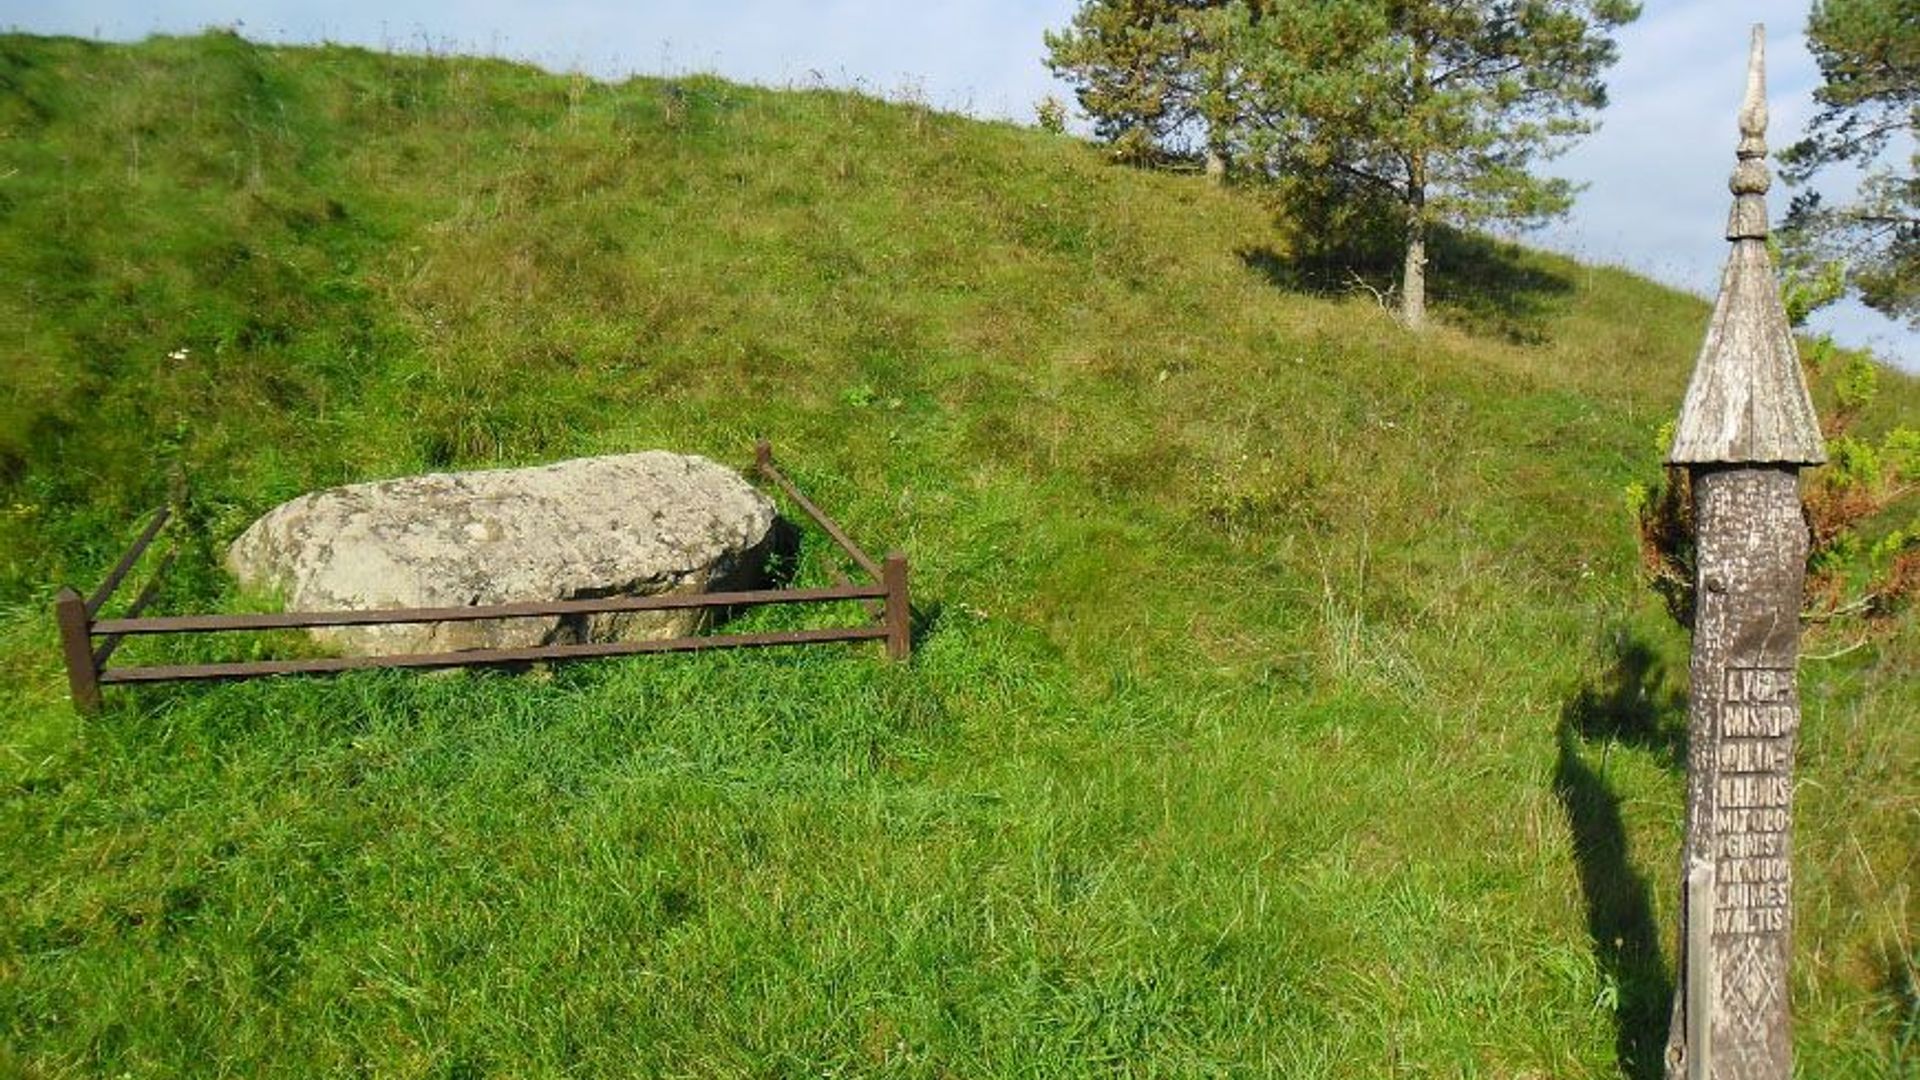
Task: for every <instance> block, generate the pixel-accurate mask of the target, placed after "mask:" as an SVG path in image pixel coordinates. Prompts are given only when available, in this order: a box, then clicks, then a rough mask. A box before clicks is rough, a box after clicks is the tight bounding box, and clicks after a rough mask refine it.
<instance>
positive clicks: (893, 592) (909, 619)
mask: <svg viewBox="0 0 1920 1080" xmlns="http://www.w3.org/2000/svg"><path fill="white" fill-rule="evenodd" d="M880 570H881V574H880V577H881V580H882V582H883V583H884V584H885V585H886V587H887V659H889V660H905V659H906V658H907V657H908V656H909V655H911V654H912V652H913V609H912V608H911V607H910V606H909V605H908V603H907V557H906V556H905V555H903V554H901V553H900V552H898V551H889V552H887V557H886V560H885V562H883V563H882V564H881V567H880Z"/></svg>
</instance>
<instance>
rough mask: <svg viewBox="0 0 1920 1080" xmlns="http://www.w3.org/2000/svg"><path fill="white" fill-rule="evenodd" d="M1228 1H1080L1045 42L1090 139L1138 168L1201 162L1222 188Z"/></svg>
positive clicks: (1228, 102) (1229, 106)
mask: <svg viewBox="0 0 1920 1080" xmlns="http://www.w3.org/2000/svg"><path fill="white" fill-rule="evenodd" d="M1229 7H1230V5H1229V4H1228V2H1227V0H1083V2H1082V4H1081V5H1080V10H1079V11H1077V12H1075V13H1074V16H1073V22H1072V23H1071V25H1069V26H1068V27H1067V28H1066V29H1065V30H1062V31H1059V32H1051V31H1050V32H1048V33H1047V35H1046V45H1047V66H1048V67H1050V68H1051V69H1052V70H1053V72H1054V74H1056V75H1058V76H1060V77H1061V78H1063V79H1065V80H1066V81H1067V82H1068V83H1070V84H1071V85H1072V86H1073V88H1074V95H1075V97H1076V98H1077V99H1078V100H1079V102H1080V108H1081V109H1082V111H1084V112H1085V113H1086V114H1087V116H1088V117H1089V118H1091V119H1092V120H1093V126H1094V135H1095V136H1096V137H1097V138H1099V139H1100V140H1101V141H1103V142H1106V143H1108V144H1109V145H1110V146H1112V147H1113V151H1114V155H1115V156H1116V157H1118V158H1120V159H1121V160H1123V161H1127V162H1131V163H1133V164H1150V163H1156V162H1162V161H1166V160H1168V159H1181V158H1192V157H1194V156H1196V152H1197V153H1198V155H1202V156H1204V158H1205V162H1206V171H1207V174H1208V175H1209V176H1212V177H1214V178H1215V179H1221V178H1223V177H1224V176H1225V174H1226V171H1227V164H1228V160H1229V157H1230V154H1231V148H1230V136H1231V133H1232V131H1233V127H1234V120H1235V117H1234V110H1233V99H1232V87H1231V80H1232V67H1231V64H1232V59H1231V54H1230V53H1229V52H1228V47H1227V46H1228V43H1227V41H1226V39H1225V35H1226V34H1227V32H1228V31H1229V30H1230V28H1231V26H1232V23H1231V22H1230V20H1229V19H1228V18H1226V16H1227V13H1228V9H1229Z"/></svg>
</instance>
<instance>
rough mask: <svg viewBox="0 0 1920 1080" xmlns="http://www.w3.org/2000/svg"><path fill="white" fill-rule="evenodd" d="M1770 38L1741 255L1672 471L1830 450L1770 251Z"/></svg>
mask: <svg viewBox="0 0 1920 1080" xmlns="http://www.w3.org/2000/svg"><path fill="white" fill-rule="evenodd" d="M1766 85H1767V84H1766V37H1765V30H1764V28H1762V27H1760V26H1755V27H1754V28H1753V46H1752V51H1751V53H1750V54H1749V59H1748V62H1747V92H1746V97H1745V100H1744V101H1743V103H1742V105H1741V107H1740V147H1739V150H1738V151H1737V156H1738V158H1739V164H1738V165H1736V166H1735V167H1734V172H1733V182H1732V185H1731V186H1732V189H1733V194H1734V202H1733V215H1732V217H1731V218H1730V219H1729V220H1728V222H1727V239H1729V240H1731V241H1733V251H1732V253H1731V254H1730V255H1729V256H1728V258H1727V269H1726V274H1725V276H1724V277H1723V278H1722V279H1721V283H1720V298H1719V300H1718V301H1717V302H1716V303H1715V304H1714V308H1713V318H1712V321H1710V322H1709V323H1708V324H1707V339H1706V343H1705V344H1704V345H1703V346H1702V347H1701V350H1700V358H1699V360H1697V361H1696V362H1695V364H1694V369H1693V381H1692V382H1691V383H1690V384H1689V385H1688V386H1687V399H1686V404H1684V405H1682V406H1681V408H1680V421H1679V425H1678V426H1677V427H1676V429H1675V431H1674V436H1673V449H1672V450H1671V451H1669V453H1668V454H1667V462H1668V464H1671V465H1709V464H1760V463H1772V464H1785V465H1818V464H1820V463H1822V462H1824V461H1826V460H1827V451H1826V444H1825V443H1824V442H1823V441H1822V439H1821V438H1820V424H1819V421H1818V419H1817V418H1816V417H1815V416H1814V412H1813V401H1812V399H1811V398H1810V397H1809V396H1808V394H1807V383H1806V377H1805V376H1804V375H1802V374H1801V372H1800V357H1799V353H1798V351H1797V350H1796V349H1795V347H1794V343H1793V328H1792V327H1791V326H1789V325H1788V323H1787V311H1786V307H1785V306H1784V305H1783V304H1782V303H1781V301H1780V285H1779V282H1778V281H1777V280H1776V279H1775V277H1774V272H1773V259H1772V257H1771V256H1769V255H1768V254H1767V245H1766V238H1767V200H1766V194H1765V193H1766V190H1767V184H1768V178H1767V166H1766V155H1767V143H1766V127H1767V97H1766Z"/></svg>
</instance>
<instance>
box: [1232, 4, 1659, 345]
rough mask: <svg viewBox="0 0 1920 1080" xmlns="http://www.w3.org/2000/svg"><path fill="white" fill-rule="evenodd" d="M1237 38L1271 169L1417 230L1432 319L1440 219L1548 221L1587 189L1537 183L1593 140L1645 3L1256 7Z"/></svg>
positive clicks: (1411, 234) (1254, 137) (1415, 281)
mask: <svg viewBox="0 0 1920 1080" xmlns="http://www.w3.org/2000/svg"><path fill="white" fill-rule="evenodd" d="M1237 10H1238V11H1239V13H1240V20H1241V30H1240V31H1239V32H1238V33H1237V34H1235V35H1234V40H1235V42H1236V48H1237V50H1238V53H1239V57H1238V59H1239V68H1240V70H1241V78H1242V80H1243V85H1242V86H1241V88H1240V93H1241V94H1242V95H1243V101H1242V105H1241V109H1240V115H1241V117H1242V122H1243V123H1244V124H1245V125H1246V126H1247V128H1248V135H1247V138H1248V140H1249V142H1250V143H1251V144H1252V145H1253V146H1254V147H1256V148H1257V149H1258V150H1259V151H1260V153H1261V154H1262V157H1263V161H1264V164H1265V166H1266V167H1267V168H1269V169H1271V170H1273V171H1276V172H1279V173H1283V174H1285V173H1290V172H1295V171H1300V170H1311V171H1319V172H1324V173H1330V174H1332V175H1333V177H1334V178H1336V179H1337V180H1338V181H1339V183H1337V184H1332V185H1329V186H1328V189H1330V190H1346V191H1351V192H1363V193H1367V194H1370V195H1371V196H1373V197H1375V198H1379V199H1383V200H1385V201H1386V202H1388V203H1389V204H1390V205H1392V206H1393V207H1394V208H1395V209H1396V211H1397V213H1398V214H1399V215H1400V218H1401V221H1402V223H1403V229H1404V232H1403V237H1404V243H1405V257H1404V260H1403V262H1404V270H1403V273H1402V276H1401V289H1400V295H1401V315H1402V318H1403V320H1404V321H1405V322H1406V323H1407V324H1408V325H1409V326H1415V327H1418V326H1420V325H1422V324H1423V323H1424V322H1425V320H1426V264H1427V239H1428V235H1429V233H1430V231H1431V229H1432V227H1433V226H1434V225H1435V224H1436V223H1440V222H1448V223H1452V224H1455V225H1461V226H1474V225H1482V224H1488V223H1494V222H1500V223H1506V224H1511V225H1518V226H1521V227H1529V226H1536V225H1539V224H1542V223H1544V222H1546V221H1547V220H1550V219H1551V218H1553V217H1556V216H1558V215H1561V214H1564V213H1565V212H1566V210H1567V209H1568V208H1569V207H1570V206H1571V205H1572V199H1573V194H1574V191H1575V188H1574V186H1573V185H1572V184H1570V183H1568V182H1567V181H1565V180H1561V179H1555V178H1550V177H1543V176H1540V175H1538V174H1537V173H1535V172H1534V168H1535V166H1536V165H1537V163H1539V162H1540V161H1542V160H1545V159H1548V158H1551V157H1553V156H1555V155H1556V154H1558V153H1560V152H1562V151H1564V150H1565V149H1566V148H1567V147H1568V146H1569V145H1570V144H1571V140H1572V139H1573V138H1574V137H1576V136H1579V135H1582V134H1585V133H1587V132H1589V131H1591V130H1592V129H1593V126H1594V121H1593V119H1592V114H1593V113H1594V112H1595V111H1597V110H1598V109H1600V108H1602V107H1604V106H1605V104H1606V87H1605V85H1604V83H1602V82H1601V78H1600V76H1601V74H1602V72H1604V71H1605V70H1606V68H1607V67H1608V66H1609V65H1610V64H1612V63H1613V60H1614V58H1615V53H1616V50H1615V47H1614V43H1613V39H1612V37H1611V36H1610V32H1611V31H1612V30H1614V29H1615V28H1616V27H1619V26H1621V25H1623V24H1625V23H1627V22H1630V21H1632V20H1633V19H1634V18H1636V17H1637V16H1638V15H1639V13H1640V12H1639V7H1638V5H1637V4H1635V3H1633V2H1632V0H1319V2H1315V3H1269V4H1266V5H1264V10H1261V9H1256V8H1253V7H1249V6H1245V5H1241V6H1240V7H1239V8H1238V9H1237Z"/></svg>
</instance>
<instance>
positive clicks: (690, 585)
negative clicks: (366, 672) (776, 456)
mask: <svg viewBox="0 0 1920 1080" xmlns="http://www.w3.org/2000/svg"><path fill="white" fill-rule="evenodd" d="M773 525H774V507H773V503H772V502H771V501H770V500H768V498H767V497H766V496H765V495H762V494H761V493H760V492H759V491H757V490H755V489H754V488H753V487H752V485H750V484H748V483H747V482H746V481H745V480H744V479H742V478H741V477H740V475H739V474H738V473H736V472H734V471H733V470H731V469H728V468H726V467H725V466H722V465H718V464H715V463H714V462H712V461H709V460H707V459H706V458H703V457H693V456H689V455H685V454H673V453H667V452H665V451H660V450H650V451H646V452H643V453H637V454H618V455H613V456H609V457H593V458H578V459H575V460H573V461H562V462H559V463H557V464H553V465H541V466H537V467H534V468H528V469H491V470H485V471H479V472H462V473H430V474H427V475H423V476H408V477H403V478H401V479H398V480H381V481H376V482H374V483H367V484H351V485H348V486H346V487H338V488H331V489H328V490H326V491H317V492H314V493H312V494H308V495H302V496H300V497H299V498H297V499H293V500H292V501H290V502H286V503H283V504H281V505H280V506H277V507H275V508H274V509H272V510H270V511H268V512H267V514H266V515H265V516H264V517H262V518H261V519H260V520H258V521H256V522H254V523H253V525H252V526H250V527H249V528H248V529H247V531H246V532H244V533H242V534H241V535H240V538H239V539H238V540H235V541H234V542H233V546H232V547H230V548H229V549H228V551H227V567H228V569H230V570H232V571H233V573H234V575H235V576H236V577H238V578H239V580H240V583H241V584H242V585H243V586H245V587H248V588H252V589H257V590H265V591H271V592H274V593H278V594H279V595H280V596H281V597H283V598H284V601H285V603H286V605H287V607H288V608H289V609H291V610H297V611H340V610H354V611H361V610H368V609H374V608H401V607H459V606H474V605H485V604H500V603H509V602H513V601H525V600H554V599H566V598H578V597H603V596H615V595H639V596H650V595H654V594H658V593H690V592H711V591H724V590H728V589H734V588H746V587H751V586H752V585H754V584H756V583H757V582H758V580H759V579H760V577H761V575H762V573H763V572H764V568H765V561H766V555H767V553H768V549H769V547H770V546H771V538H772V535H773ZM701 617H702V612H701V611H699V610H697V609H694V610H684V611H650V612H628V613H622V614H612V615H593V616H568V617H564V618H562V617H558V616H556V617H550V618H530V619H485V620H476V621H471V622H441V623H412V624H404V625H394V626H370V627H338V628H329V629H325V630H316V631H314V636H315V637H316V638H318V639H319V640H321V641H322V642H323V643H325V644H327V645H330V646H332V647H334V648H337V649H339V650H341V651H343V652H346V653H350V654H359V655H377V654H383V653H426V652H447V651H453V650H460V649H481V648H514V647H521V646H528V645H538V644H543V643H548V642H569V641H613V640H649V639H658V638H667V637H676V636H679V635H682V634H689V633H693V632H694V631H695V630H697V629H698V628H699V626H700V624H701Z"/></svg>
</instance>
